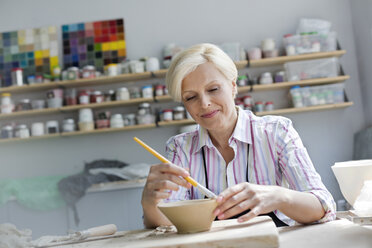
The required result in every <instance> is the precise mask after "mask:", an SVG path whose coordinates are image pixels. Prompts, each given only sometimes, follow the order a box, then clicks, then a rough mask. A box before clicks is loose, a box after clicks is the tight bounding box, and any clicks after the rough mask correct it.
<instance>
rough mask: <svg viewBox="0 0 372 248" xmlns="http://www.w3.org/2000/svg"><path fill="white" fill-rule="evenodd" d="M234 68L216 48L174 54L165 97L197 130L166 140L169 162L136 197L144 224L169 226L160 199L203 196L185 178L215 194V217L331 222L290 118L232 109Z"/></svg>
mask: <svg viewBox="0 0 372 248" xmlns="http://www.w3.org/2000/svg"><path fill="white" fill-rule="evenodd" d="M237 74H238V73H237V69H236V66H235V64H234V63H233V61H232V60H231V59H230V58H229V57H228V56H227V55H226V54H225V53H224V52H223V51H222V50H221V49H219V48H218V47H217V46H215V45H212V44H199V45H195V46H193V47H191V48H189V49H187V50H185V51H183V52H181V53H180V54H179V55H178V56H177V57H176V58H175V59H174V60H173V61H172V64H171V66H170V68H169V70H168V73H167V76H166V83H167V87H168V90H169V93H170V95H171V96H172V98H173V99H174V100H175V101H179V102H182V103H183V104H184V106H185V107H186V109H187V111H188V112H189V113H190V114H191V116H192V117H193V119H194V120H195V121H196V123H198V124H199V128H198V130H196V131H193V132H188V133H183V134H180V135H177V136H174V137H172V138H170V139H169V140H168V142H167V147H166V151H167V156H168V159H169V160H170V161H171V162H172V164H157V165H153V166H152V167H151V170H150V173H149V175H148V178H147V182H146V185H145V188H144V190H143V195H142V207H143V210H144V224H145V226H146V227H148V228H151V227H156V226H159V225H169V224H170V222H169V221H168V219H167V218H166V217H165V216H164V215H163V214H162V213H161V212H160V211H159V210H158V209H157V207H156V205H157V204H158V203H159V201H161V200H163V199H167V200H168V201H172V200H173V201H174V200H187V199H198V198H203V196H202V195H201V194H200V192H198V191H197V190H196V189H195V188H192V187H191V185H190V184H189V183H187V182H186V180H184V179H183V178H182V177H187V176H189V175H191V177H193V178H194V179H195V180H197V181H198V182H199V183H201V184H203V185H205V186H206V187H207V188H208V189H209V190H211V191H213V192H214V193H215V194H216V195H218V198H217V202H218V206H217V208H216V209H215V211H214V215H215V216H217V218H218V219H220V220H222V219H228V218H232V217H235V218H236V217H238V221H239V222H244V221H247V220H249V219H251V218H253V217H255V216H257V215H260V214H268V215H269V216H271V217H272V218H273V220H274V221H275V224H276V225H277V226H283V225H293V224H294V223H295V222H298V223H304V224H306V223H312V222H315V221H318V222H325V221H329V220H333V219H334V218H335V202H334V200H333V198H332V195H331V194H330V193H329V192H328V190H327V189H326V188H325V186H324V184H323V183H322V181H321V178H320V176H319V174H318V173H317V172H316V171H315V169H314V167H313V165H312V162H311V160H310V158H309V156H308V154H307V151H306V148H305V147H304V146H303V144H302V142H301V139H300V137H299V135H298V133H297V132H296V131H295V130H294V128H293V126H292V123H291V121H290V120H289V119H287V118H284V117H278V116H264V117H257V116H255V115H254V114H253V113H252V112H250V111H247V110H243V109H241V108H237V107H236V106H235V103H234V98H235V95H236V94H237V86H236V83H235V82H236V78H237Z"/></svg>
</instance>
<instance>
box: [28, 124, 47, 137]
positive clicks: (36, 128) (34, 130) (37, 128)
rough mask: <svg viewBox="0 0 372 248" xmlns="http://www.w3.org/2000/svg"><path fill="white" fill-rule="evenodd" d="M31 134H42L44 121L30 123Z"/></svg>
mask: <svg viewBox="0 0 372 248" xmlns="http://www.w3.org/2000/svg"><path fill="white" fill-rule="evenodd" d="M31 134H32V136H43V135H44V134H45V132H44V123H43V122H34V123H32V124H31Z"/></svg>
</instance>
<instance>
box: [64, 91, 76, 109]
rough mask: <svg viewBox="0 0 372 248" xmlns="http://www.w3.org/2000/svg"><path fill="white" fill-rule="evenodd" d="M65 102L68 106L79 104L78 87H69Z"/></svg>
mask: <svg viewBox="0 0 372 248" xmlns="http://www.w3.org/2000/svg"><path fill="white" fill-rule="evenodd" d="M65 102H66V105H67V106H71V105H76V104H77V93H76V89H74V88H73V89H68V90H66V91H65Z"/></svg>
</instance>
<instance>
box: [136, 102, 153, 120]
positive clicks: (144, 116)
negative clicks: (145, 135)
mask: <svg viewBox="0 0 372 248" xmlns="http://www.w3.org/2000/svg"><path fill="white" fill-rule="evenodd" d="M137 122H138V124H152V123H154V122H155V116H154V115H153V114H151V108H150V104H149V103H147V102H144V103H141V104H140V105H139V106H138V115H137Z"/></svg>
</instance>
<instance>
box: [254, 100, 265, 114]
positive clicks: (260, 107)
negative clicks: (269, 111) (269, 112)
mask: <svg viewBox="0 0 372 248" xmlns="http://www.w3.org/2000/svg"><path fill="white" fill-rule="evenodd" d="M254 109H255V110H256V112H262V111H263V110H264V105H263V103H262V102H261V101H258V102H255V104H254Z"/></svg>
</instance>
